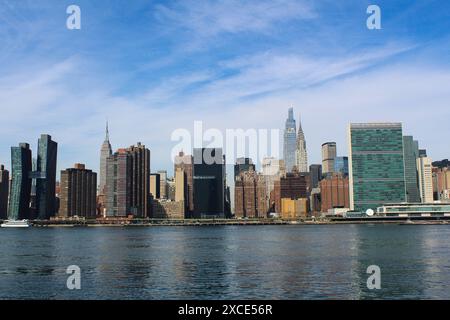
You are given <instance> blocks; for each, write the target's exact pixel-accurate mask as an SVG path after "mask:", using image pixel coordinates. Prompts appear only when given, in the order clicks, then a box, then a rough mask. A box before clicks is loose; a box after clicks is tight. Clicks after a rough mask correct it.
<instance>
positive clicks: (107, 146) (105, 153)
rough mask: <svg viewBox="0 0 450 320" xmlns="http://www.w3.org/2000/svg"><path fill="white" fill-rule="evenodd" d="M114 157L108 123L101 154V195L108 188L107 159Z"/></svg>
mask: <svg viewBox="0 0 450 320" xmlns="http://www.w3.org/2000/svg"><path fill="white" fill-rule="evenodd" d="M111 155H112V148H111V143H110V142H109V129H108V123H106V136H105V141H104V142H103V144H102V149H101V152H100V187H99V194H101V195H105V190H104V189H105V186H106V159H108V157H109V156H111Z"/></svg>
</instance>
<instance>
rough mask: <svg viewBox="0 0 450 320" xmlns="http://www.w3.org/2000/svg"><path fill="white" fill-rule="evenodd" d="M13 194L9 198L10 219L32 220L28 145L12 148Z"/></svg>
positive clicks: (29, 151) (29, 152)
mask: <svg viewBox="0 0 450 320" xmlns="http://www.w3.org/2000/svg"><path fill="white" fill-rule="evenodd" d="M11 165H12V171H11V177H12V181H11V194H10V197H9V212H8V219H10V220H22V219H30V195H31V179H30V176H29V173H30V172H31V170H32V165H31V149H30V145H29V144H28V143H21V144H20V145H19V146H18V147H11Z"/></svg>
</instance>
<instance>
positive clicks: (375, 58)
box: [0, 1, 450, 172]
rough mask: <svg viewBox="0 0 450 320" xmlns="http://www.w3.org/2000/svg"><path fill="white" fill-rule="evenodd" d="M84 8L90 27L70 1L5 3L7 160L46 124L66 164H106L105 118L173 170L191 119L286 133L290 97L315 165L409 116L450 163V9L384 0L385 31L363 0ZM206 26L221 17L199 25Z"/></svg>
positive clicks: (115, 138)
mask: <svg viewBox="0 0 450 320" xmlns="http://www.w3.org/2000/svg"><path fill="white" fill-rule="evenodd" d="M77 4H78V5H79V6H80V8H81V10H82V17H83V18H82V19H83V22H82V29H81V30H72V31H70V30H67V29H66V27H65V18H66V17H67V16H66V13H65V9H66V8H65V6H64V4H59V5H54V4H50V2H45V1H42V2H39V4H37V3H36V4H27V5H25V4H20V3H8V5H5V6H2V10H1V11H0V17H1V18H2V19H0V21H2V22H0V25H1V27H2V28H0V30H1V31H0V39H1V40H2V43H4V45H5V48H4V49H5V50H2V53H1V54H0V61H2V62H3V63H2V64H1V67H0V71H1V74H2V76H1V77H0V100H1V101H2V102H3V105H4V108H2V118H3V117H4V118H6V119H8V121H7V122H5V123H4V124H3V125H2V126H1V127H0V162H1V163H5V164H6V165H7V167H8V163H9V158H10V156H9V148H10V146H12V145H17V144H18V143H20V142H23V141H35V138H34V137H36V136H38V135H39V134H41V133H42V132H48V133H49V134H51V135H52V136H53V137H54V138H55V140H56V141H58V142H59V143H60V145H61V148H60V154H61V156H60V158H59V167H58V171H60V170H62V169H65V168H68V167H70V166H72V165H73V163H74V162H83V163H85V164H86V166H87V167H89V168H91V169H92V170H94V171H95V172H99V165H100V164H99V161H98V146H99V144H101V142H102V141H103V137H104V123H105V121H106V119H107V118H108V119H109V122H110V127H111V142H112V145H113V149H114V150H116V149H117V148H118V147H120V146H128V145H130V144H132V143H135V142H136V141H142V143H144V144H145V145H147V146H148V147H149V149H151V150H152V152H153V154H154V155H155V156H154V157H153V160H154V161H153V164H152V167H153V168H158V169H166V170H168V171H169V172H172V169H173V168H172V167H173V166H172V162H171V160H172V159H171V154H170V149H171V147H172V146H173V143H172V142H171V141H170V133H171V132H172V131H173V130H175V129H177V128H187V129H189V130H192V126H193V122H194V121H195V120H202V121H203V122H204V124H205V128H218V129H220V130H224V129H226V128H243V129H246V128H249V122H250V123H252V125H251V127H254V128H266V129H271V128H277V129H280V130H282V124H283V120H284V118H285V109H286V107H288V106H291V105H293V106H295V110H296V111H295V112H296V115H297V114H298V113H301V116H302V127H303V130H304V132H305V135H306V138H307V141H308V156H309V158H310V159H309V163H310V164H311V163H320V160H321V159H320V144H321V143H323V142H325V141H336V142H337V144H338V145H340V146H343V145H345V144H346V141H345V136H346V126H347V125H348V123H350V122H385V121H389V122H402V123H403V124H404V128H405V134H406V135H412V134H413V135H414V137H415V139H417V140H419V141H421V144H423V145H425V146H427V148H428V150H429V156H430V157H431V158H433V159H444V158H446V157H448V156H447V155H446V154H445V152H446V141H445V138H442V137H445V136H446V134H447V132H446V121H445V119H447V118H448V116H449V115H450V114H449V112H450V111H449V108H448V101H450V92H449V90H448V86H447V85H446V84H447V83H449V82H450V68H449V67H448V60H449V58H448V54H447V53H446V52H447V51H446V50H447V49H446V48H448V44H449V42H450V41H449V40H450V38H449V36H448V31H447V30H449V29H450V22H449V21H448V19H447V18H446V10H443V9H445V8H440V7H438V6H436V7H433V6H432V5H429V4H428V3H427V2H425V1H418V2H414V3H413V4H411V3H408V2H406V1H399V2H396V3H392V2H391V3H390V2H388V1H380V2H379V3H377V4H378V5H379V6H380V8H381V12H382V29H381V30H368V29H367V28H366V25H365V20H366V18H367V13H366V9H367V5H368V4H367V3H364V2H363V3H361V2H359V3H358V2H356V1H352V2H346V3H345V4H334V3H326V4H325V3H314V4H312V3H309V2H306V1H275V2H273V1H270V2H269V1H259V2H258V3H255V4H253V5H251V6H250V5H245V4H241V3H239V2H233V4H232V5H227V4H225V3H221V2H217V3H205V4H203V5H200V6H198V5H197V6H193V5H192V3H190V2H189V1H188V2H178V1H176V2H173V3H172V4H166V3H163V2H159V1H155V2H148V1H134V2H133V4H130V5H129V6H127V7H126V8H124V7H122V6H120V5H119V4H111V3H108V2H102V1H98V2H95V3H92V2H88V1H79V2H78V3H77ZM269 5H271V8H272V9H273V10H271V11H270V12H269V11H267V10H265V9H266V8H267V6H269ZM250 13H252V14H250ZM224 15H225V16H224ZM183 16H187V17H189V19H181V17H183ZM208 21H215V22H214V23H213V24H212V25H209V26H208V28H206V29H208V30H204V27H205V25H206V22H208ZM411 21H413V22H411ZM430 21H432V22H433V23H430ZM343 22H345V23H343ZM31 25H32V26H33V27H32V28H31ZM180 30H182V32H180ZM412 30H418V31H420V32H411V31H412ZM294 39H295V40H296V41H293V40H294ZM312 40H313V41H312ZM274 42H276V46H273V45H271V44H273V43H274ZM111 43H114V44H115V46H114V47H111ZM243 43H246V44H249V43H250V45H246V46H243V45H242V44H243ZM10 44H14V45H10ZM25 44H28V45H26V46H25ZM132 44H133V45H132ZM275 48H276V49H275ZM106 53H108V54H106ZM36 61H39V63H38V64H36ZM194 62H195V63H194ZM111 66H114V67H111ZM425 109H426V110H432V113H430V115H429V117H428V118H425V119H428V121H425V120H424V117H423V110H425ZM350 110H351V112H349V111H350ZM125 114H126V115H127V117H124V115H125ZM218 114H220V117H219V116H217V115H218ZM236 114H239V115H240V117H238V118H237V117H236V116H235V115H236ZM437 114H439V116H437ZM324 115H325V116H324ZM153 119H157V121H152V120H153ZM249 120H251V121H249ZM23 128H27V130H23ZM330 129H331V130H330ZM31 147H32V149H33V150H36V147H35V145H34V144H33V145H32V146H31ZM8 169H10V168H9V167H8Z"/></svg>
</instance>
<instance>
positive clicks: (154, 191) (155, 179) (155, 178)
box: [150, 173, 161, 199]
mask: <svg viewBox="0 0 450 320" xmlns="http://www.w3.org/2000/svg"><path fill="white" fill-rule="evenodd" d="M160 186H161V183H160V180H159V173H152V174H150V194H151V195H152V197H153V199H159V198H160V197H161V194H160V192H159V188H160Z"/></svg>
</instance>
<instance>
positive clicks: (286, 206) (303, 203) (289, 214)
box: [280, 198, 309, 220]
mask: <svg viewBox="0 0 450 320" xmlns="http://www.w3.org/2000/svg"><path fill="white" fill-rule="evenodd" d="M308 208H309V204H308V199H306V198H300V199H295V200H293V199H289V198H282V199H281V212H280V214H281V218H282V219H285V220H295V219H300V218H303V219H304V218H306V217H307V215H308Z"/></svg>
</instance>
